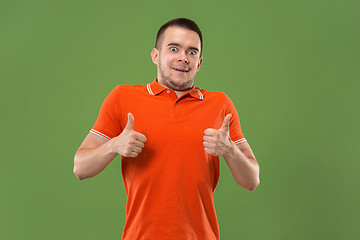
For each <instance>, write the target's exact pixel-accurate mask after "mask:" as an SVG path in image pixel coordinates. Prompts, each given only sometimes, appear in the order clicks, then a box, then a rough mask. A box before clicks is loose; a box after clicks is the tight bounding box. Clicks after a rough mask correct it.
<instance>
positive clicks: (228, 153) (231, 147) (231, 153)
mask: <svg viewBox="0 0 360 240" xmlns="http://www.w3.org/2000/svg"><path fill="white" fill-rule="evenodd" d="M229 141H230V143H229V146H228V150H227V151H226V153H224V154H223V157H224V158H231V157H232V156H234V155H235V154H236V151H237V150H238V148H237V146H236V144H235V143H234V142H233V141H232V140H231V139H229Z"/></svg>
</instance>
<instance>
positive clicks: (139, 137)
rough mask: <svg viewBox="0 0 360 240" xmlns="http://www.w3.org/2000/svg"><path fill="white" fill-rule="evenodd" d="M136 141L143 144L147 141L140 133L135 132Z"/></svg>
mask: <svg viewBox="0 0 360 240" xmlns="http://www.w3.org/2000/svg"><path fill="white" fill-rule="evenodd" d="M136 140H138V141H140V142H142V143H145V142H146V141H147V139H146V136H145V135H144V134H142V133H139V132H136Z"/></svg>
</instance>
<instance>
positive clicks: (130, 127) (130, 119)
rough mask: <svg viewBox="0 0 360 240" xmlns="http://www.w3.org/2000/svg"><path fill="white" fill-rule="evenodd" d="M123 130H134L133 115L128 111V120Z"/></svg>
mask: <svg viewBox="0 0 360 240" xmlns="http://www.w3.org/2000/svg"><path fill="white" fill-rule="evenodd" d="M124 130H134V116H133V115H132V114H131V113H128V121H127V123H126V126H125V129H124Z"/></svg>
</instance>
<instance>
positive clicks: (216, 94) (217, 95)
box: [195, 87, 230, 101]
mask: <svg viewBox="0 0 360 240" xmlns="http://www.w3.org/2000/svg"><path fill="white" fill-rule="evenodd" d="M195 89H197V91H200V92H201V93H202V95H203V96H204V99H205V98H208V99H212V100H214V99H215V100H218V101H228V100H230V98H229V97H228V96H227V95H226V94H225V93H224V92H220V91H208V90H205V89H201V88H198V87H197V88H195Z"/></svg>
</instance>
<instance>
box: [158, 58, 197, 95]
mask: <svg viewBox="0 0 360 240" xmlns="http://www.w3.org/2000/svg"><path fill="white" fill-rule="evenodd" d="M170 71H171V70H170ZM164 72H165V69H164V66H163V65H162V64H161V62H160V61H159V73H160V76H161V80H162V81H161V83H162V84H164V85H165V86H166V87H167V88H172V89H173V90H175V91H188V90H190V89H191V88H192V86H193V85H194V79H189V80H186V81H185V82H183V83H181V84H180V85H179V84H177V83H176V81H174V80H173V79H171V78H170V77H168V76H165V74H164Z"/></svg>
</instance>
